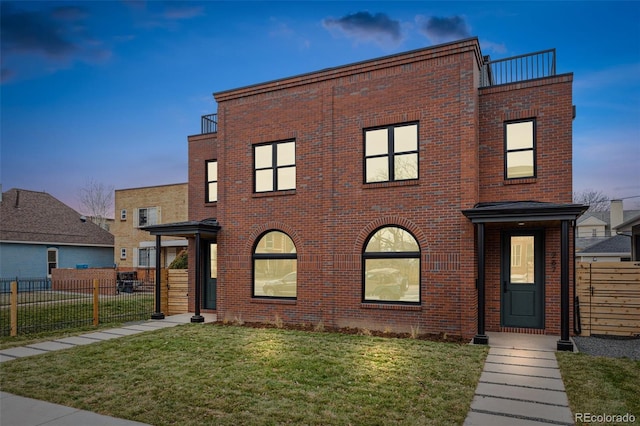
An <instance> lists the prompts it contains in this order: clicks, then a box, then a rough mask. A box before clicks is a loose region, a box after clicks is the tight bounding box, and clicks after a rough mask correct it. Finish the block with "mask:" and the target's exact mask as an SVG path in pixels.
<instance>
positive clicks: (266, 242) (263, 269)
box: [253, 231, 298, 298]
mask: <svg viewBox="0 0 640 426" xmlns="http://www.w3.org/2000/svg"><path fill="white" fill-rule="evenodd" d="M297 258H298V255H297V253H296V246H295V245H294V244H293V240H292V239H291V237H289V236H288V235H287V234H285V233H284V232H280V231H269V232H267V233H266V234H264V235H263V236H262V237H261V238H260V240H259V241H258V244H257V245H256V247H255V250H254V252H253V296H271V297H290V298H295V297H296V296H297V294H298V290H297V287H298V267H297Z"/></svg>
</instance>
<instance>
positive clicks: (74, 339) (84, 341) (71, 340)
mask: <svg viewBox="0 0 640 426" xmlns="http://www.w3.org/2000/svg"><path fill="white" fill-rule="evenodd" d="M55 342H61V343H68V344H70V345H76V346H82V345H90V344H92V343H96V342H97V340H96V339H88V338H86V337H82V336H70V337H63V338H62V339H56V340H55Z"/></svg>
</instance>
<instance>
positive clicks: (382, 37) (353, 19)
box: [322, 12, 402, 45]
mask: <svg viewBox="0 0 640 426" xmlns="http://www.w3.org/2000/svg"><path fill="white" fill-rule="evenodd" d="M322 24H323V26H324V27H325V28H326V29H328V30H330V31H333V30H338V31H339V32H341V33H342V34H344V35H346V36H347V37H349V38H352V39H355V40H356V41H358V42H369V41H372V42H374V43H377V44H379V45H388V44H394V45H395V44H399V43H400V42H401V41H402V31H401V26H400V22H399V21H397V20H395V19H391V18H390V17H389V16H387V15H386V14H384V13H376V14H375V15H373V14H371V13H370V12H356V13H353V14H350V15H345V16H343V17H342V18H338V19H334V18H327V19H324V20H323V21H322Z"/></svg>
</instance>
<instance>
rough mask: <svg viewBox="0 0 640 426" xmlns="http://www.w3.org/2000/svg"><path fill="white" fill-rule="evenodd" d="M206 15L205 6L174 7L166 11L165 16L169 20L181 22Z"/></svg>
mask: <svg viewBox="0 0 640 426" xmlns="http://www.w3.org/2000/svg"><path fill="white" fill-rule="evenodd" d="M203 14H204V7H203V6H188V5H174V6H169V7H167V8H166V9H165V11H164V13H163V16H164V18H165V19H168V20H177V21H181V20H184V19H191V18H195V17H197V16H202V15H203Z"/></svg>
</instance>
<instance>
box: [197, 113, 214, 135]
mask: <svg viewBox="0 0 640 426" xmlns="http://www.w3.org/2000/svg"><path fill="white" fill-rule="evenodd" d="M217 131H218V114H208V115H203V116H202V118H201V119H200V133H201V134H203V135H204V134H207V133H216V132H217Z"/></svg>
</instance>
